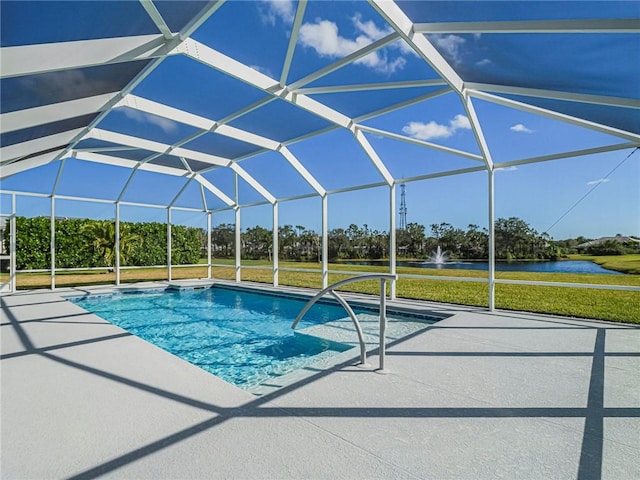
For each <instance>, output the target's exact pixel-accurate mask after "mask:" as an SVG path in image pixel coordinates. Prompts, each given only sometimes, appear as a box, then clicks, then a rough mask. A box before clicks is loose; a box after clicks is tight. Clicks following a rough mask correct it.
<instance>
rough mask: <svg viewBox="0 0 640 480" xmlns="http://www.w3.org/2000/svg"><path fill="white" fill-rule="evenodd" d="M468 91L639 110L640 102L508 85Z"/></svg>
mask: <svg viewBox="0 0 640 480" xmlns="http://www.w3.org/2000/svg"><path fill="white" fill-rule="evenodd" d="M465 87H466V88H468V89H469V90H479V91H486V92H492V93H502V94H506V95H521V96H524V97H536V98H548V99H550V100H563V101H567V102H577V103H590V104H594V105H606V106H609V107H621V108H635V109H639V108H640V100H638V99H637V98H629V97H625V98H623V97H611V96H606V95H587V94H584V93H574V92H563V91H558V90H544V89H541V88H525V87H514V86H508V85H495V84H491V83H467V84H465Z"/></svg>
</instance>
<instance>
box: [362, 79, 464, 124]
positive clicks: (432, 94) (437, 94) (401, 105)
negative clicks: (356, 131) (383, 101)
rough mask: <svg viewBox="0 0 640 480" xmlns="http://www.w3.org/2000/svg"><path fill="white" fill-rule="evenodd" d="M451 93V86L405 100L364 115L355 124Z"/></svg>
mask: <svg viewBox="0 0 640 480" xmlns="http://www.w3.org/2000/svg"><path fill="white" fill-rule="evenodd" d="M449 92H451V88H450V87H449V86H446V87H444V88H441V89H439V90H436V91H434V92H429V93H426V94H424V95H420V96H419V97H415V98H410V99H408V100H405V101H404V102H400V103H396V104H394V105H389V106H388V107H384V108H381V109H380V110H376V111H375V112H369V113H365V114H364V115H360V116H359V117H356V118H354V119H353V121H354V122H355V123H359V122H364V121H365V120H369V119H371V118H376V117H379V116H380V115H384V114H386V113H391V112H395V111H396V110H400V109H401V108H404V107H408V106H410V105H415V104H416V103H420V102H424V101H425V100H429V99H430V98H436V97H440V96H442V95H446V94H447V93H449Z"/></svg>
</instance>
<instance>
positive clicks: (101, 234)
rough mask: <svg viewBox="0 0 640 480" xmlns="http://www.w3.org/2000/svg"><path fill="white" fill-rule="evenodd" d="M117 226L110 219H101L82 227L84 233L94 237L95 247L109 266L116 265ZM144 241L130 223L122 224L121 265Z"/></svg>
mask: <svg viewBox="0 0 640 480" xmlns="http://www.w3.org/2000/svg"><path fill="white" fill-rule="evenodd" d="M115 230H116V226H115V223H114V222H112V221H110V220H99V221H95V222H91V223H87V224H85V225H84V226H83V227H82V230H81V231H82V233H87V234H89V235H91V236H92V237H93V246H94V248H95V249H96V250H97V251H98V253H100V255H102V258H103V260H104V264H105V265H106V266H108V267H112V268H113V267H115V263H116V262H115V259H116V231H115ZM141 243H142V238H141V237H140V236H139V235H137V234H135V233H132V232H131V230H130V227H129V225H127V224H126V223H121V224H120V265H122V264H124V263H125V262H126V261H127V258H128V257H129V255H130V254H131V252H133V251H134V250H135V249H136V248H137V247H139V246H140V244H141Z"/></svg>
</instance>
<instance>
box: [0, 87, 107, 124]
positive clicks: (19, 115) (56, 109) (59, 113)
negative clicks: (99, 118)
mask: <svg viewBox="0 0 640 480" xmlns="http://www.w3.org/2000/svg"><path fill="white" fill-rule="evenodd" d="M118 94H119V92H114V93H105V94H102V95H95V96H93V97H85V98H78V99H75V100H69V101H67V102H60V103H54V104H51V105H43V106H41V107H34V108H28V109H25V110H16V111H14V112H8V113H2V114H0V130H1V131H2V133H7V132H13V131H15V130H22V129H24V128H30V127H35V126H37V125H44V124H46V123H53V122H57V121H60V120H66V119H68V118H74V117H79V116H82V115H88V114H90V113H94V112H95V113H97V112H99V111H102V110H103V109H104V108H105V107H106V105H107V104H108V102H109V101H110V100H111V99H113V98H114V97H116V96H117V95H118Z"/></svg>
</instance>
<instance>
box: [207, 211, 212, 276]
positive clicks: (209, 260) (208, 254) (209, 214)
mask: <svg viewBox="0 0 640 480" xmlns="http://www.w3.org/2000/svg"><path fill="white" fill-rule="evenodd" d="M207 278H211V212H207Z"/></svg>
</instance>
